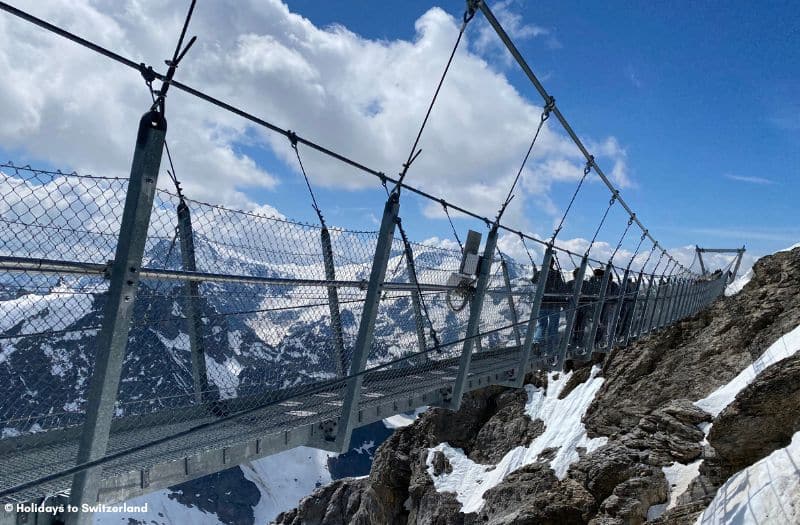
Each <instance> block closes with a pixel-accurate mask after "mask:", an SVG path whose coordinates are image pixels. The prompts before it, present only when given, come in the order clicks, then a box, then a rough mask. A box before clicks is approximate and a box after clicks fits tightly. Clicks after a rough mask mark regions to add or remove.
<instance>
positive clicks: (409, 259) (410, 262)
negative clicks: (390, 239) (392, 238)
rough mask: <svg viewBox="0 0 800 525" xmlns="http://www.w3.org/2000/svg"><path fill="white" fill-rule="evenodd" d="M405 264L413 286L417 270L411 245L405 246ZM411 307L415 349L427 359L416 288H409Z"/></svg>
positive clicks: (426, 345)
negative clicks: (415, 335) (415, 333)
mask: <svg viewBox="0 0 800 525" xmlns="http://www.w3.org/2000/svg"><path fill="white" fill-rule="evenodd" d="M404 252H405V257H406V266H407V267H408V280H409V282H410V283H411V284H413V285H414V286H416V285H417V272H416V270H414V268H415V266H414V253H413V252H412V251H411V246H409V245H406V247H405V250H404ZM411 307H412V308H413V310H414V328H415V329H416V331H417V349H418V350H419V352H420V354H421V355H422V356H423V358H424V359H425V360H427V359H428V354H427V352H425V350H426V349H427V348H428V344H427V341H426V340H425V322H424V321H423V319H422V302H421V299H420V296H419V291H418V290H411Z"/></svg>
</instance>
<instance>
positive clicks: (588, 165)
mask: <svg viewBox="0 0 800 525" xmlns="http://www.w3.org/2000/svg"><path fill="white" fill-rule="evenodd" d="M592 164H594V155H589V159H588V160H587V161H586V166H585V167H584V168H583V175H584V177H585V176H586V175H588V174H589V172H590V171H592Z"/></svg>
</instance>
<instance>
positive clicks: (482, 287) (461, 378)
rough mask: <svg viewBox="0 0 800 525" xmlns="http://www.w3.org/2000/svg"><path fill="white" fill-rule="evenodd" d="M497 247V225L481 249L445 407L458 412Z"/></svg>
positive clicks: (493, 227)
mask: <svg viewBox="0 0 800 525" xmlns="http://www.w3.org/2000/svg"><path fill="white" fill-rule="evenodd" d="M496 247H497V224H495V225H494V226H492V229H491V230H490V231H489V235H488V236H487V237H486V246H485V247H484V249H483V257H481V261H480V269H479V270H478V282H477V283H476V285H475V291H474V292H473V295H472V299H471V300H470V303H469V320H468V321H467V334H466V340H465V341H464V346H463V348H462V349H461V359H460V360H459V363H458V376H456V382H455V384H453V393H452V395H451V398H450V402H449V403H448V404H447V407H448V408H450V409H452V410H458V408H459V407H460V406H461V398H462V397H463V395H464V390H465V389H466V386H467V378H468V377H469V365H470V363H471V362H472V347H473V346H474V345H475V344H476V339H477V337H478V334H479V331H480V322H481V312H482V311H483V301H484V299H485V298H486V287H487V286H488V284H489V278H490V277H491V269H492V260H493V259H494V250H495V248H496Z"/></svg>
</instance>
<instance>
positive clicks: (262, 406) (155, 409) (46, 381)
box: [0, 164, 725, 499]
mask: <svg viewBox="0 0 800 525" xmlns="http://www.w3.org/2000/svg"><path fill="white" fill-rule="evenodd" d="M0 172H2V175H0V206H2V220H3V224H4V228H3V230H2V234H0V268H2V270H1V271H0V292H1V293H2V296H1V297H0V328H1V330H0V349H1V350H0V365H2V366H0V385H3V386H2V390H3V391H2V394H0V429H2V437H1V438H0V452H2V453H3V454H10V453H11V451H13V452H14V454H16V457H17V461H18V462H20V463H18V464H17V467H16V470H15V471H14V472H13V476H12V477H11V478H9V479H10V480H11V481H8V480H6V482H9V483H24V482H25V481H29V480H30V479H33V478H35V476H37V475H40V474H41V472H42V470H41V468H38V469H37V468H35V467H34V465H40V466H41V464H42V463H43V462H45V463H48V462H49V463H51V464H53V465H70V464H74V462H75V460H76V455H75V454H76V450H77V449H76V446H75V442H76V439H77V436H78V435H79V434H80V431H81V426H82V425H83V423H84V420H85V410H86V403H87V397H88V383H89V379H90V378H91V375H92V372H93V366H94V359H95V355H96V353H97V351H98V348H97V344H98V334H99V331H100V329H101V327H102V324H103V321H104V318H103V315H104V307H105V301H106V299H107V296H108V289H109V288H108V275H109V268H110V264H109V260H110V259H111V258H113V256H114V252H115V250H116V242H117V238H118V237H119V232H118V229H119V228H120V221H121V207H122V205H123V203H124V200H125V199H124V194H125V191H126V188H127V184H126V181H125V180H123V179H114V178H103V177H87V176H78V175H75V174H63V173H58V172H47V171H41V170H33V169H30V168H19V167H14V166H12V165H8V164H7V165H4V166H2V167H0ZM187 217H188V219H187ZM324 229H325V230H327V232H328V235H329V236H330V247H331V248H330V251H331V257H330V260H331V261H332V267H333V270H334V273H335V278H333V279H331V278H329V277H330V274H329V273H328V272H327V271H326V267H325V261H326V256H325V244H324V242H322V241H321V239H322V237H323V228H322V227H320V226H316V225H309V224H304V223H301V222H296V221H291V220H288V219H286V218H284V217H280V216H269V215H266V214H263V213H258V212H244V211H237V210H230V209H227V208H223V207H220V206H215V205H210V204H205V203H201V202H197V201H193V200H191V199H186V198H183V199H181V198H180V197H178V196H177V195H175V194H172V193H170V192H166V191H161V190H159V191H158V192H157V193H156V196H155V199H154V205H153V208H152V211H151V221H150V226H149V229H148V234H147V240H146V244H145V251H144V257H143V264H142V269H141V272H140V273H141V280H140V282H139V289H138V294H137V296H136V299H135V305H134V310H133V315H132V321H131V328H130V331H129V335H128V342H127V350H126V353H125V360H124V363H123V367H122V373H121V381H120V386H119V390H118V392H117V395H116V402H115V410H114V414H113V422H112V426H111V440H110V442H109V447H108V451H107V453H108V454H114V453H117V452H124V451H125V450H128V449H130V448H131V447H134V446H135V445H136V444H137V443H138V442H140V441H141V440H142V439H144V438H143V437H142V435H143V434H142V432H143V430H142V429H143V428H145V429H147V432H145V434H146V436H147V439H152V440H159V439H163V438H164V437H165V436H166V437H168V436H169V435H170V433H174V432H177V431H181V430H185V429H187V428H191V427H192V425H196V424H198V423H208V422H212V421H215V420H221V421H222V420H226V418H228V417H229V416H231V415H236V414H239V413H242V414H246V415H243V416H242V417H241V418H239V419H238V420H237V421H236V423H237V425H238V426H231V425H228V426H225V425H220V426H219V427H215V430H214V431H209V432H206V433H205V434H203V440H202V443H198V441H197V439H190V438H187V437H180V438H175V439H173V440H171V441H169V442H167V443H163V444H162V445H161V446H160V448H159V449H158V452H157V453H152V452H151V453H145V452H138V453H136V454H132V455H131V456H130V457H129V458H128V460H127V461H117V462H116V463H115V462H109V464H107V465H106V466H105V468H104V471H103V476H104V477H110V476H114V475H120V474H122V473H124V472H127V471H128V470H130V468H131V464H132V463H131V462H133V464H136V465H137V466H139V467H146V466H147V465H151V464H154V463H155V462H157V461H163V460H168V459H178V458H181V457H184V456H186V455H188V454H191V453H196V452H197V451H198V450H199V449H204V448H214V447H224V446H230V445H231V444H234V443H237V442H241V441H242V440H244V439H247V438H248V437H250V436H251V435H256V434H258V433H259V432H263V431H264V429H265V428H288V427H291V425H295V424H298V421H303V420H315V421H316V420H319V421H328V420H335V419H337V418H339V417H340V416H341V410H342V404H341V401H340V399H341V397H342V395H343V391H344V388H345V386H346V376H347V374H348V373H349V371H350V369H351V359H352V356H353V351H354V345H355V342H356V339H357V333H358V328H359V324H360V322H361V318H362V311H363V308H364V301H365V298H366V293H367V292H366V287H367V279H368V278H369V275H370V270H371V268H372V264H373V255H374V252H375V249H376V243H377V241H378V234H377V232H373V231H348V230H344V229H337V228H324ZM187 235H189V237H187ZM411 247H412V248H411V249H412V251H413V259H412V260H413V270H414V272H413V273H414V274H415V275H416V278H417V282H416V283H414V282H413V281H412V278H411V275H412V271H411V270H412V268H411V265H410V264H409V259H408V256H407V254H406V251H405V245H404V243H403V242H402V240H401V239H400V238H394V239H393V240H392V243H391V248H390V254H389V261H388V265H387V274H386V279H385V282H384V283H383V285H382V288H383V290H382V293H381V297H380V301H379V306H378V313H377V322H376V329H375V338H374V341H373V342H372V343H371V345H370V348H369V352H368V356H367V365H366V367H365V372H364V373H367V374H370V373H371V374H372V375H367V376H366V378H365V381H364V383H363V386H362V389H361V391H360V392H361V393H360V395H359V397H358V400H357V402H358V405H357V406H358V407H359V410H363V409H364V408H366V407H369V406H371V404H373V403H378V402H379V401H381V399H383V398H384V397H386V396H390V395H394V396H402V395H405V394H409V395H410V394H411V393H413V392H414V391H415V390H418V389H419V388H421V387H420V384H419V383H418V381H422V382H424V381H429V382H431V381H433V382H432V383H431V385H435V386H438V387H441V388H445V389H446V388H448V387H450V386H452V384H453V382H454V381H455V374H456V369H457V368H458V367H457V366H456V365H457V363H458V359H459V357H460V356H461V354H462V351H463V348H464V345H463V343H464V342H465V340H468V339H469V338H468V337H467V325H468V321H469V317H470V307H469V304H465V306H464V308H463V309H458V308H453V305H452V301H448V297H447V295H448V293H450V292H452V288H451V287H448V286H447V278H448V277H449V275H450V274H451V273H452V272H454V271H457V270H458V266H459V262H460V259H461V252H460V251H458V250H451V249H447V248H443V247H441V246H431V245H426V244H424V243H412V244H411ZM556 251H557V250H556ZM562 255H563V254H562ZM562 258H564V259H565V260H566V257H562ZM610 268H612V269H613V270H614V272H615V273H614V275H613V277H609V279H608V282H607V283H606V289H600V288H597V286H596V285H597V282H596V281H586V280H582V281H581V282H582V283H583V284H582V287H581V291H580V292H579V293H578V294H577V296H576V295H575V287H574V285H573V287H572V288H571V289H567V288H564V289H562V290H561V291H560V292H558V293H555V294H545V296H544V298H540V299H543V300H544V301H545V303H547V305H548V307H547V310H546V311H540V306H541V304H539V305H536V304H535V303H536V299H535V297H536V291H537V280H538V274H537V272H536V271H535V269H534V267H533V266H531V265H530V264H523V263H520V262H517V261H515V260H513V259H511V258H509V257H507V256H504V255H500V256H497V257H494V258H493V259H492V266H491V271H490V274H489V276H488V281H487V285H486V298H485V300H484V302H483V306H482V310H481V312H480V316H479V318H478V319H479V322H478V329H477V334H476V337H475V341H474V343H475V344H474V345H473V346H472V350H471V351H472V352H473V354H474V356H475V357H474V358H473V359H479V358H480V357H481V356H482V355H483V354H486V353H487V352H489V353H491V352H498V351H504V350H505V351H507V352H511V353H509V354H508V356H509V357H508V363H510V364H506V365H504V366H505V368H504V370H505V372H506V373H510V374H511V375H509V376H508V377H507V380H508V382H509V383H514V382H516V381H518V378H519V376H521V375H524V373H525V372H526V371H527V368H525V369H521V368H519V367H517V368H515V363H517V361H518V360H519V359H520V352H522V351H524V347H525V345H526V342H527V340H528V339H531V340H532V341H533V343H532V344H531V345H530V346H531V348H530V352H531V356H532V360H531V361H530V363H531V366H533V367H545V368H547V367H560V366H564V365H565V364H568V363H569V362H570V361H575V360H585V359H590V358H591V356H592V352H593V351H594V352H605V351H607V350H608V349H609V347H610V346H612V345H613V344H615V343H623V342H625V341H626V340H627V339H630V338H636V337H639V336H642V335H645V334H647V333H649V332H651V331H652V330H654V329H657V328H658V327H660V326H665V325H667V324H669V323H670V322H671V321H673V320H675V319H679V318H681V317H683V316H685V315H689V314H690V313H692V312H694V311H697V310H698V309H699V308H702V307H703V306H704V305H706V304H708V302H709V301H711V300H713V299H714V298H715V297H717V296H718V295H719V294H720V293H721V291H722V289H723V287H724V281H725V279H724V278H722V277H720V278H717V279H716V280H697V279H689V278H688V277H679V276H674V277H669V276H666V277H665V276H662V275H658V274H654V275H643V276H642V277H641V281H640V282H639V283H638V286H636V285H635V283H634V280H633V279H631V283H628V285H627V286H626V287H625V290H623V291H620V289H621V285H622V284H623V283H622V281H621V278H620V275H622V272H623V269H621V268H614V267H611V266H610ZM576 269H577V270H580V264H578V263H576V262H574V261H573V265H572V266H568V267H566V268H560V269H559V270H557V271H560V272H562V277H563V278H564V280H565V281H566V280H568V279H569V277H570V275H571V274H572V271H573V270H576ZM668 279H671V280H669V281H668ZM590 283H594V284H592V285H591V286H589V284H590ZM609 283H610V284H609ZM592 286H594V288H592ZM332 289H335V290H336V292H337V296H336V297H337V304H336V305H335V306H336V308H335V310H336V311H335V312H334V311H333V310H332V309H331V307H332V302H331V295H330V291H331V290H332ZM623 292H624V293H623ZM576 298H577V299H576ZM678 299H680V303H681V304H678V303H677V302H676V301H678ZM576 300H577V302H575V301H576ZM673 303H675V304H673ZM423 306H424V313H423V311H422V309H423ZM617 308H618V309H619V314H618V317H619V319H618V320H617V322H616V324H617V326H615V327H614V328H613V333H612V332H611V329H610V328H609V325H610V323H611V321H612V319H613V317H614V314H615V310H616V309H617ZM532 313H533V314H535V315H534V316H533V318H532V319H531V314H532ZM332 314H333V315H332ZM337 316H338V321H334V318H335V317H337ZM573 317H574V319H573ZM542 320H549V321H550V322H551V323H554V325H553V326H555V329H550V330H548V329H547V328H546V327H544V328H540V327H539V325H540V324H541V321H542ZM337 324H338V327H339V329H340V340H338V342H337V336H336V326H337ZM531 327H532V328H533V329H534V330H535V331H537V332H538V333H537V334H529V333H528V332H529V330H530V329H531ZM529 335H530V337H529ZM512 353H513V354H512ZM487 355H488V354H487ZM498 355H500V354H498ZM468 372H469V371H468ZM414 378H419V379H418V380H417V379H414ZM430 378H433V379H430ZM319 385H323V386H324V388H323V387H320V386H319ZM325 385H327V386H325ZM314 389H317V390H319V393H318V394H316V395H322V394H324V396H322V397H321V398H319V399H322V400H321V401H320V400H319V399H318V400H317V401H315V402H314V403H313V404H310V403H309V401H308V392H311V391H314ZM387 389H388V390H387ZM326 396H327V397H326ZM293 399H299V400H302V401H298V402H297V403H296V404H295V402H294V401H292V400H293ZM276 404H280V409H279V410H272V409H271V408H270V407H273V408H274V407H275V405H276ZM242 424H245V425H246V428H249V429H250V430H248V431H243V430H242V426H241V425H242ZM26 451H29V455H28V456H25V454H26ZM20 458H21V459H20ZM26 465H27V466H26ZM66 483H68V478H64V479H62V480H60V481H58V480H56V481H54V482H52V483H51V484H50V485H48V484H42V485H40V486H38V487H37V488H35V489H31V490H29V491H27V492H25V491H23V492H20V493H18V494H17V495H16V496H15V499H29V498H31V497H34V496H36V495H41V494H42V493H43V492H42V491H46V490H61V489H63V488H65V486H66V485H65V484H66Z"/></svg>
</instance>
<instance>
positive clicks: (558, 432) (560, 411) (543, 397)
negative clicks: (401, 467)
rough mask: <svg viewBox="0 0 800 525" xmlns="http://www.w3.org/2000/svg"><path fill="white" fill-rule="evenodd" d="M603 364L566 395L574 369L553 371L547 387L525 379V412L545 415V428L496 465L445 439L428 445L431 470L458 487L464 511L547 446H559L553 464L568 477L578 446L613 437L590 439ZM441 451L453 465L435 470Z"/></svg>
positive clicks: (442, 487)
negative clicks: (589, 417)
mask: <svg viewBox="0 0 800 525" xmlns="http://www.w3.org/2000/svg"><path fill="white" fill-rule="evenodd" d="M599 372H600V369H599V367H594V368H593V369H592V371H591V375H590V376H589V379H588V380H586V381H585V382H584V383H582V384H580V385H578V386H577V387H575V389H574V390H572V392H570V393H569V395H567V396H566V397H565V398H564V399H559V398H558V396H559V394H560V393H561V391H562V390H563V389H564V387H565V386H566V384H567V383H568V382H569V379H570V377H571V376H572V372H569V373H566V374H559V373H551V374H550V375H549V376H548V382H547V388H546V390H545V389H543V388H537V387H534V386H533V385H525V390H526V391H527V393H528V401H527V403H526V404H525V413H526V414H527V415H528V416H529V417H530V418H531V419H532V420H536V419H540V420H541V421H542V422H543V423H544V425H545V430H544V432H543V433H542V434H541V435H540V436H539V437H537V438H535V439H534V440H533V441H532V442H531V443H530V444H529V445H528V446H527V447H525V446H520V447H516V448H514V449H512V450H511V451H509V452H508V453H507V454H506V455H505V456H503V458H502V459H501V460H500V462H499V463H497V464H496V465H482V464H479V463H475V462H474V461H472V460H471V459H469V458H468V457H467V456H466V455H465V454H464V452H463V451H462V450H461V449H457V448H453V447H451V446H450V445H448V444H447V443H440V444H439V445H437V446H436V447H433V448H430V449H428V457H427V461H426V463H427V467H428V474H429V475H430V476H431V478H432V479H433V482H434V486H435V487H436V490H437V491H439V492H453V493H455V494H456V499H457V500H458V501H459V502H460V503H461V505H462V512H464V513H469V512H477V511H479V510H480V509H481V507H482V506H483V495H484V493H485V492H486V491H487V490H489V489H490V488H492V487H495V486H496V485H498V484H499V483H500V482H501V481H502V480H503V479H504V478H505V477H506V476H507V475H508V474H510V473H511V472H514V471H515V470H518V469H519V468H521V467H523V466H525V465H528V464H531V463H534V462H536V461H537V459H538V458H539V455H540V454H541V453H542V452H543V451H545V450H547V449H554V448H555V449H557V451H556V453H555V456H554V457H553V458H552V460H551V461H550V467H551V468H552V469H553V470H554V471H555V474H556V476H557V477H558V478H559V479H564V477H565V476H566V474H567V469H568V468H569V466H570V465H571V464H572V463H574V462H575V461H577V460H578V459H579V454H578V448H583V449H585V451H586V452H591V451H593V450H595V449H597V448H599V447H601V446H603V445H605V444H606V442H607V438H605V437H601V438H594V439H590V438H589V437H588V435H587V433H586V428H585V427H584V425H583V423H582V421H581V420H582V418H583V416H584V414H585V413H586V410H587V409H588V408H589V405H590V404H591V402H592V400H593V399H594V397H595V395H596V394H597V392H598V390H600V387H601V386H602V384H603V381H604V379H603V378H602V377H598V374H599ZM436 452H441V453H443V454H444V456H445V457H446V458H447V460H448V462H449V464H450V466H451V467H452V470H450V469H448V470H447V471H445V472H441V473H440V474H439V475H438V476H435V475H434V470H435V469H434V465H433V461H434V456H435V454H436Z"/></svg>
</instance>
